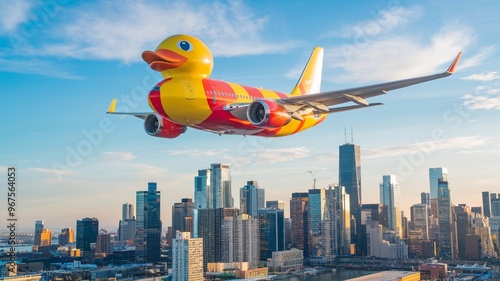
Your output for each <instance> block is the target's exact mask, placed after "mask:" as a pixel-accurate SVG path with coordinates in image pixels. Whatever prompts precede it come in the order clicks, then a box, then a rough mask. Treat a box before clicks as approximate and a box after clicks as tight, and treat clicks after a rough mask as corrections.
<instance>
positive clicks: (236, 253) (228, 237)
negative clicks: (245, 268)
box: [221, 214, 260, 268]
mask: <svg viewBox="0 0 500 281" xmlns="http://www.w3.org/2000/svg"><path fill="white" fill-rule="evenodd" d="M221 242H222V245H221V248H222V262H248V263H250V267H251V268H256V267H257V266H258V265H259V258H260V255H259V254H260V252H259V246H260V244H259V219H258V218H252V217H251V216H250V215H247V214H241V215H239V216H238V217H232V216H230V217H225V218H224V221H223V222H222V237H221Z"/></svg>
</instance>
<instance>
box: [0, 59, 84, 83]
mask: <svg viewBox="0 0 500 281" xmlns="http://www.w3.org/2000/svg"><path fill="white" fill-rule="evenodd" d="M0 71H7V72H15V73H34V74H40V75H44V76H49V77H57V78H64V79H83V77H82V76H78V75H75V74H73V73H71V72H70V71H67V70H64V69H63V68H62V67H60V66H56V65H54V64H53V63H52V62H48V61H45V60H42V59H37V58H26V59H25V58H16V59H4V58H1V57H0Z"/></svg>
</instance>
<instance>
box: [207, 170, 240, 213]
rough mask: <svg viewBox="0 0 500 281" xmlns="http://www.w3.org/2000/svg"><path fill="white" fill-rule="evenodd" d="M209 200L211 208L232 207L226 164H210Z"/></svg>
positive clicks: (228, 171) (229, 179) (229, 177)
mask: <svg viewBox="0 0 500 281" xmlns="http://www.w3.org/2000/svg"><path fill="white" fill-rule="evenodd" d="M210 193H211V195H210V200H211V201H212V208H232V207H233V206H234V202H233V196H232V195H231V171H230V170H229V165H227V164H220V163H217V164H211V165H210Z"/></svg>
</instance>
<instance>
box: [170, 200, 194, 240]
mask: <svg viewBox="0 0 500 281" xmlns="http://www.w3.org/2000/svg"><path fill="white" fill-rule="evenodd" d="M193 218H194V202H193V199H191V198H182V199H181V202H179V203H174V205H173V206H172V233H177V231H179V232H189V233H191V236H193V235H194V225H193V221H194V220H193Z"/></svg>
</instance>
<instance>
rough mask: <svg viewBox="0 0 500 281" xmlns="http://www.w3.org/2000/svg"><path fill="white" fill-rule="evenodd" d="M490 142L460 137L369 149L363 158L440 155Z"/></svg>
mask: <svg viewBox="0 0 500 281" xmlns="http://www.w3.org/2000/svg"><path fill="white" fill-rule="evenodd" d="M488 142H489V139H488V138H484V137H480V136H471V137H458V138H450V139H445V140H437V141H425V142H417V143H412V144H405V145H398V146H389V147H383V148H379V149H368V150H364V151H363V157H364V158H366V159H375V158H383V157H395V156H400V155H407V154H411V153H415V152H416V151H422V152H424V153H426V154H430V153H439V152H446V151H449V150H457V149H460V150H462V149H469V148H472V147H480V146H483V145H485V144H487V143H488Z"/></svg>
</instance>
